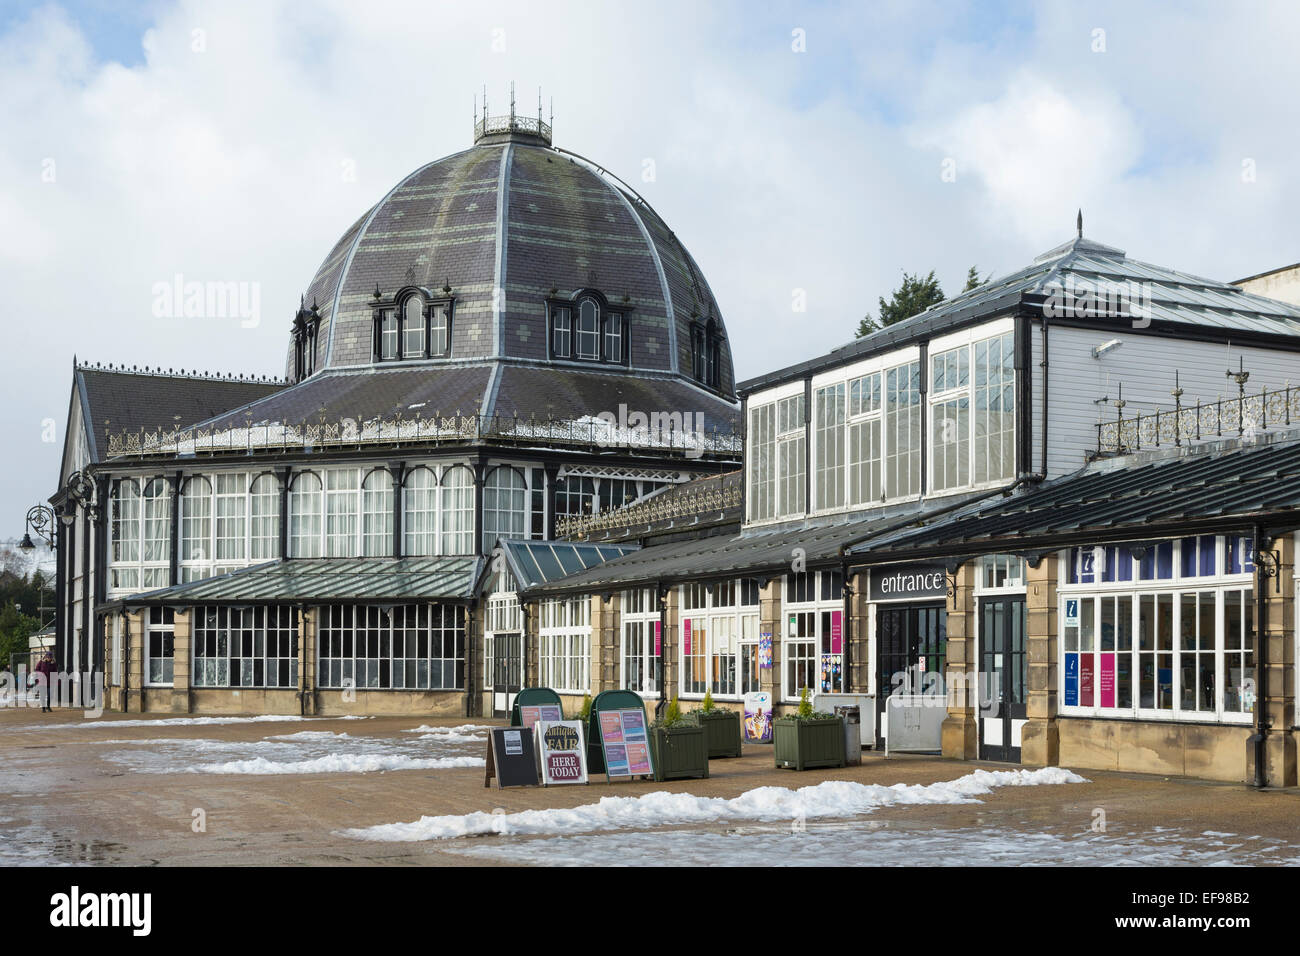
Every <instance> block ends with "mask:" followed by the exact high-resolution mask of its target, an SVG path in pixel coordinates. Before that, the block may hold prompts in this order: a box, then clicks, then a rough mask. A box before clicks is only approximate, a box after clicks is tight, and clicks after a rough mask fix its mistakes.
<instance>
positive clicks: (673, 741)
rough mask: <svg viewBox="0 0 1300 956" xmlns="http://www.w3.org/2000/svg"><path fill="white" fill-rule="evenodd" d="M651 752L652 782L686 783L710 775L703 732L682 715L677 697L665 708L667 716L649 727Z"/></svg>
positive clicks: (702, 729) (697, 725) (692, 721)
mask: <svg viewBox="0 0 1300 956" xmlns="http://www.w3.org/2000/svg"><path fill="white" fill-rule="evenodd" d="M650 751H651V753H652V754H653V755H654V764H655V780H658V781H663V780H688V779H691V778H694V777H708V775H709V755H708V751H707V750H705V747H704V728H702V727H701V726H700V725H699V724H698V723H696V722H695V721H694V720H692V719H691V718H690V717H687V716H685V715H684V714H682V708H681V705H680V704H678V703H677V698H676V697H674V698H673V699H672V703H670V704H669V705H668V711H667V713H665V714H664V716H663V717H662V718H661V719H659V720H656V721H655V722H654V723H653V724H651V725H650Z"/></svg>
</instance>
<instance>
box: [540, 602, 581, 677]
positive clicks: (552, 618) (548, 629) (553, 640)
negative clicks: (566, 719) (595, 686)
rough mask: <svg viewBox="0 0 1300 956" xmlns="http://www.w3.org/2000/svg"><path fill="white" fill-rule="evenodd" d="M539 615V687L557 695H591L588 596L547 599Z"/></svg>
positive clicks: (542, 603)
mask: <svg viewBox="0 0 1300 956" xmlns="http://www.w3.org/2000/svg"><path fill="white" fill-rule="evenodd" d="M538 614H539V619H538V628H537V638H538V640H537V664H538V668H537V676H538V683H539V685H540V686H542V687H549V688H550V689H551V690H553V691H555V692H556V693H557V694H589V693H591V598H590V596H588V595H585V594H583V595H579V596H577V597H572V598H568V597H566V598H547V599H545V600H543V601H542V602H541V603H540V604H539V605H538ZM575 671H576V673H575Z"/></svg>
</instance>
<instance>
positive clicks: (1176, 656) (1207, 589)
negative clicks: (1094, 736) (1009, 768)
mask: <svg viewBox="0 0 1300 956" xmlns="http://www.w3.org/2000/svg"><path fill="white" fill-rule="evenodd" d="M1201 537H1210V536H1197V537H1196V538H1194V539H1193V540H1196V541H1197V545H1198V547H1199V546H1200V543H1201V542H1200V541H1199V538H1201ZM1213 537H1214V561H1215V566H1214V571H1213V573H1212V574H1194V575H1184V574H1183V561H1182V551H1183V546H1184V541H1185V540H1186V539H1184V538H1174V539H1168V540H1169V541H1170V542H1171V543H1172V545H1173V548H1172V555H1171V559H1170V560H1171V569H1170V570H1171V574H1170V576H1169V577H1167V578H1152V579H1141V578H1140V577H1139V573H1140V563H1139V561H1138V560H1137V559H1136V558H1131V560H1132V561H1133V565H1132V568H1131V574H1130V578H1129V580H1115V581H1102V580H1099V579H1100V578H1101V577H1102V576H1103V574H1102V571H1101V568H1102V562H1103V555H1104V553H1105V548H1104V547H1098V548H1094V549H1080V551H1081V552H1083V551H1087V550H1091V551H1093V552H1094V558H1093V567H1094V569H1095V570H1094V571H1093V572H1092V576H1093V578H1094V580H1093V581H1092V582H1080V583H1075V584H1071V583H1069V567H1070V564H1069V562H1070V554H1071V552H1070V551H1068V550H1067V551H1064V552H1062V553H1061V556H1060V565H1059V566H1060V567H1061V568H1062V569H1063V570H1062V573H1061V574H1060V584H1059V585H1058V587H1057V592H1058V601H1059V606H1058V609H1057V611H1058V615H1059V617H1058V621H1059V636H1058V640H1057V648H1058V653H1057V663H1058V673H1059V674H1060V677H1059V682H1058V687H1057V691H1058V694H1059V701H1060V713H1061V715H1062V716H1070V717H1093V718H1097V719H1120V720H1125V719H1128V720H1133V719H1136V720H1150V721H1161V722H1165V723H1217V724H1228V725H1249V724H1250V723H1251V722H1252V721H1253V719H1254V711H1253V709H1247V710H1243V711H1231V710H1227V709H1226V708H1225V706H1224V702H1225V687H1226V665H1227V658H1228V655H1231V654H1239V653H1241V652H1242V650H1243V649H1244V650H1247V651H1252V652H1253V650H1254V644H1253V632H1252V631H1251V630H1250V629H1249V628H1247V627H1246V622H1247V621H1250V622H1251V624H1252V626H1253V625H1255V624H1256V623H1257V622H1255V621H1254V587H1255V583H1256V582H1255V574H1254V571H1253V569H1248V570H1242V571H1240V572H1235V573H1229V572H1228V570H1227V565H1228V561H1227V548H1228V547H1229V546H1234V544H1235V546H1238V547H1241V546H1242V544H1241V543H1242V541H1243V540H1244V538H1243V537H1242V536H1237V535H1217V536H1213ZM1161 543H1163V542H1161ZM1110 547H1118V546H1110ZM1118 553H1119V552H1117V554H1118ZM1114 576H1115V577H1116V578H1118V577H1119V574H1118V573H1116V574H1115V575H1114ZM1231 591H1235V592H1238V593H1239V594H1241V595H1242V605H1241V612H1240V613H1241V617H1240V621H1241V626H1242V628H1243V631H1244V633H1243V635H1242V640H1243V642H1244V643H1243V645H1242V648H1241V649H1232V650H1229V649H1228V648H1227V647H1226V633H1225V631H1226V620H1227V617H1226V613H1227V612H1226V608H1227V598H1226V595H1227V593H1228V592H1231ZM1200 594H1211V595H1213V596H1214V602H1215V607H1214V622H1215V634H1214V646H1213V651H1212V653H1213V655H1214V662H1215V664H1214V667H1215V697H1216V699H1215V706H1214V708H1213V709H1212V710H1201V709H1184V708H1183V706H1182V690H1183V688H1182V673H1183V666H1182V665H1183V660H1182V659H1183V656H1184V655H1185V654H1192V655H1193V656H1194V657H1195V656H1197V655H1200V654H1205V653H1208V652H1206V651H1203V650H1201V649H1199V647H1198V648H1197V649H1189V648H1184V647H1183V633H1182V632H1183V627H1182V625H1183V620H1182V618H1183V603H1184V601H1183V598H1184V596H1186V595H1200ZM1116 597H1127V598H1129V599H1130V608H1129V613H1130V615H1131V624H1130V632H1131V635H1132V649H1131V650H1130V651H1123V652H1121V651H1118V650H1114V651H1103V650H1102V649H1101V621H1102V602H1103V601H1104V600H1106V599H1114V598H1116ZM1162 597H1164V598H1166V599H1167V600H1168V601H1169V604H1170V617H1169V627H1170V628H1171V634H1170V642H1169V649H1168V650H1167V651H1166V650H1161V648H1160V646H1159V643H1158V639H1156V638H1153V644H1154V646H1153V648H1152V649H1151V650H1150V651H1143V650H1141V648H1140V635H1139V630H1138V627H1139V620H1140V615H1141V612H1142V599H1143V598H1150V599H1151V600H1152V601H1153V603H1154V605H1155V608H1156V614H1157V615H1158V614H1159V606H1160V599H1161V598H1162ZM1073 600H1077V601H1079V602H1080V606H1079V620H1080V624H1079V626H1078V628H1077V637H1076V638H1075V639H1074V640H1073V641H1072V640H1071V636H1070V634H1069V630H1070V628H1069V627H1067V624H1066V621H1067V618H1066V602H1067V601H1073ZM1085 602H1086V603H1089V604H1091V606H1092V615H1091V618H1092V629H1093V637H1092V641H1091V644H1092V646H1091V648H1090V649H1089V650H1084V649H1083V644H1084V640H1083V633H1084V629H1083V627H1082V624H1083V621H1084V619H1085V618H1086V617H1087V616H1088V615H1087V613H1086V611H1087V607H1086V606H1085ZM1076 647H1077V650H1076V649H1075V648H1076ZM1073 653H1079V654H1085V653H1090V654H1093V655H1096V657H1099V656H1100V655H1101V654H1103V653H1115V654H1120V653H1128V654H1131V655H1132V664H1131V667H1130V675H1131V678H1130V679H1131V681H1132V688H1131V696H1132V701H1133V703H1132V705H1131V706H1129V707H1123V708H1121V707H1102V706H1101V704H1100V700H1101V677H1100V675H1101V668H1100V661H1099V660H1097V659H1096V657H1095V658H1094V667H1093V674H1094V679H1093V704H1091V705H1089V706H1083V705H1078V704H1076V705H1066V703H1065V691H1066V661H1067V659H1066V655H1067V654H1073ZM1145 654H1151V655H1153V656H1155V657H1156V661H1155V666H1156V670H1157V674H1156V681H1157V683H1158V682H1159V670H1160V666H1159V664H1160V661H1159V657H1160V656H1161V655H1164V654H1168V655H1169V658H1170V665H1171V666H1170V671H1171V674H1170V682H1169V693H1170V696H1171V700H1170V704H1171V706H1170V707H1168V708H1152V707H1143V706H1142V705H1141V699H1142V698H1141V687H1140V680H1141V667H1142V659H1143V655H1145ZM1253 667H1254V673H1255V678H1254V679H1255V680H1256V682H1258V675H1259V667H1260V662H1259V661H1258V660H1256V661H1255V662H1254V664H1253ZM1118 674H1119V666H1118V659H1117V661H1116V680H1118ZM1117 693H1118V692H1117Z"/></svg>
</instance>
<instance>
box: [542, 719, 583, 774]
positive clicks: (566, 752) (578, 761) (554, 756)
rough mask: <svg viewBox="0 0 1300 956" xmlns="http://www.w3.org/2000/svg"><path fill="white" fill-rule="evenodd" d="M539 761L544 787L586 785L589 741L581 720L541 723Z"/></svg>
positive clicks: (543, 721)
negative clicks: (558, 784)
mask: <svg viewBox="0 0 1300 956" xmlns="http://www.w3.org/2000/svg"><path fill="white" fill-rule="evenodd" d="M533 729H534V732H535V733H536V735H537V759H538V762H539V764H540V766H541V770H542V786H544V787H549V786H550V785H551V784H553V783H587V742H586V740H585V739H584V738H583V734H582V721H579V720H539V721H538V722H537V723H536V724H535V725H534V728H533Z"/></svg>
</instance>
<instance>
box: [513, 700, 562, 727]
mask: <svg viewBox="0 0 1300 956" xmlns="http://www.w3.org/2000/svg"><path fill="white" fill-rule="evenodd" d="M519 719H520V720H521V721H523V724H524V729H525V730H532V728H533V724H535V723H537V722H538V721H539V720H563V719H564V714H563V713H561V712H560V705H559V704H538V705H537V706H535V707H520V708H519Z"/></svg>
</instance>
